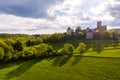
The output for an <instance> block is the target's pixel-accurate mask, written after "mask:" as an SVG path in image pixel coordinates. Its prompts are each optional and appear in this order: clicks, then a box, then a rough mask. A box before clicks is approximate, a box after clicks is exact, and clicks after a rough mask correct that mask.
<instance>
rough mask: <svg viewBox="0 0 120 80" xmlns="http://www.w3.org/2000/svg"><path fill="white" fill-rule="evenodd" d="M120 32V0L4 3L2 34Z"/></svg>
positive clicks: (9, 0) (1, 4)
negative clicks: (69, 30) (100, 27)
mask: <svg viewBox="0 0 120 80" xmlns="http://www.w3.org/2000/svg"><path fill="white" fill-rule="evenodd" d="M97 21H102V22H103V25H107V26H108V29H112V28H120V0H0V33H19V34H51V33H56V32H57V33H59V32H66V29H67V28H68V27H69V26H70V27H71V28H73V29H75V28H76V27H77V26H81V28H82V29H85V28H87V27H90V28H91V29H93V28H96V22H97Z"/></svg>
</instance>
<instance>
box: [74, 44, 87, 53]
mask: <svg viewBox="0 0 120 80" xmlns="http://www.w3.org/2000/svg"><path fill="white" fill-rule="evenodd" d="M86 47H87V46H86V44H85V43H79V46H78V47H77V49H76V50H78V51H80V53H83V52H85V50H86Z"/></svg>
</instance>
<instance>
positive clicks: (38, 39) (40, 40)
mask: <svg viewBox="0 0 120 80" xmlns="http://www.w3.org/2000/svg"><path fill="white" fill-rule="evenodd" d="M41 43H43V40H42V38H36V39H35V44H36V45H38V44H41Z"/></svg>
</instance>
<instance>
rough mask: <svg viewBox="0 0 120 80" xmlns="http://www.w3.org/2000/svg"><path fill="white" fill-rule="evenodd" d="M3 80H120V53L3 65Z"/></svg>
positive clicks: (0, 75) (107, 51)
mask: <svg viewBox="0 0 120 80" xmlns="http://www.w3.org/2000/svg"><path fill="white" fill-rule="evenodd" d="M0 80H120V49H119V48H113V47H112V48H110V47H108V48H106V49H105V50H103V51H102V52H101V53H97V52H96V51H92V49H89V50H88V51H87V52H85V53H84V54H81V55H79V53H76V54H74V55H72V56H59V57H51V58H45V59H32V60H27V61H17V62H14V63H7V64H2V65H0Z"/></svg>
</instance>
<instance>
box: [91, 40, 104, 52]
mask: <svg viewBox="0 0 120 80" xmlns="http://www.w3.org/2000/svg"><path fill="white" fill-rule="evenodd" d="M103 45H104V42H103V41H102V40H98V41H95V43H94V44H93V51H96V52H97V53H101V52H102V50H103V49H104V46H103Z"/></svg>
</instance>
